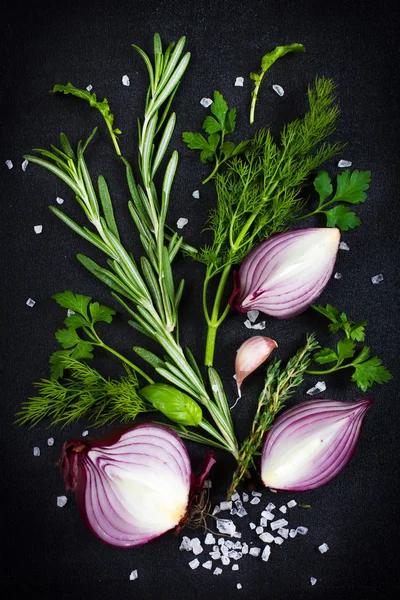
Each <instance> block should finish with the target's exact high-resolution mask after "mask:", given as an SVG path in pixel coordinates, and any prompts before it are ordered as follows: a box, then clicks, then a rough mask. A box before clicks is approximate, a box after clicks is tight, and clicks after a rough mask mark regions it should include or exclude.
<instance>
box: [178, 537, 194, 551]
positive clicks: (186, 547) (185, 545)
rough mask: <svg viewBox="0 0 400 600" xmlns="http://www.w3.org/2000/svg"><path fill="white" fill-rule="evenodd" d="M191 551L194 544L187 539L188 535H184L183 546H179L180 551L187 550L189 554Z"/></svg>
mask: <svg viewBox="0 0 400 600" xmlns="http://www.w3.org/2000/svg"><path fill="white" fill-rule="evenodd" d="M191 549H192V544H191V543H190V539H189V538H188V537H187V535H184V536H183V538H182V542H181V545H180V546H179V550H181V551H182V550H186V551H187V552H189V551H190V550H191Z"/></svg>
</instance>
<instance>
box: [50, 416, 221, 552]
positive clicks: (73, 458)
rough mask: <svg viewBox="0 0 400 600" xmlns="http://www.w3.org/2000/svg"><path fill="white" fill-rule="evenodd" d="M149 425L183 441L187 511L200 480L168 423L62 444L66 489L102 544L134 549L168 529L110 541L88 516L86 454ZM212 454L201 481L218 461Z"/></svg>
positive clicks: (207, 459) (110, 444)
mask: <svg viewBox="0 0 400 600" xmlns="http://www.w3.org/2000/svg"><path fill="white" fill-rule="evenodd" d="M146 427H150V428H151V429H152V430H153V431H154V430H157V429H160V430H166V431H168V433H169V434H170V435H171V436H172V437H173V438H175V439H176V440H177V441H179V444H180V446H181V448H182V450H183V452H184V453H185V454H186V456H187V463H188V464H189V468H186V469H185V468H184V471H185V472H186V475H187V476H188V477H189V480H190V492H189V494H188V506H187V510H188V508H189V503H190V499H191V498H192V496H193V489H194V488H195V487H196V486H197V480H196V479H195V478H194V476H193V473H192V471H191V469H190V462H189V456H188V454H187V451H186V448H185V446H184V444H183V442H182V440H181V438H180V437H179V436H178V435H177V434H176V433H175V432H174V431H173V430H171V429H170V428H168V427H167V426H164V425H157V424H154V423H142V424H140V425H135V426H133V427H132V426H126V427H120V428H117V429H114V430H113V431H111V432H109V433H107V434H106V435H104V436H103V437H101V438H98V439H91V438H84V439H72V440H70V441H68V442H66V443H65V444H64V445H63V448H62V455H61V459H60V461H59V466H60V467H61V471H62V474H63V477H64V482H65V488H66V491H67V492H68V491H73V492H75V498H76V502H77V507H78V512H79V515H80V517H81V520H82V521H83V523H84V524H85V525H86V527H87V528H88V529H89V530H90V531H91V532H92V533H93V534H94V535H95V536H96V537H97V538H98V539H100V541H102V542H103V543H106V544H109V545H113V546H117V547H120V548H131V547H134V546H138V545H142V544H145V543H148V542H150V541H153V540H155V539H157V538H158V537H160V536H162V535H163V534H164V533H166V532H165V531H163V532H160V533H159V534H158V535H151V536H147V535H143V536H142V537H140V536H139V538H138V540H136V541H134V542H131V543H118V542H116V543H112V542H110V541H107V540H106V539H103V538H102V537H101V536H99V535H98V533H97V532H96V531H95V529H94V528H93V527H92V525H91V522H90V519H89V518H88V514H87V510H86V486H87V484H88V479H87V472H86V467H85V465H84V463H85V457H86V455H87V453H88V452H89V450H91V449H101V448H106V447H109V446H113V445H114V444H116V443H117V442H118V441H119V440H120V438H121V436H122V435H123V434H125V433H127V432H129V431H131V430H134V429H145V428H146ZM212 455H213V453H212V452H210V453H208V455H207V457H206V465H205V467H204V469H205V470H204V474H202V476H200V477H203V479H202V481H203V480H204V478H205V476H206V475H207V474H208V472H209V470H210V468H211V467H212V466H213V464H214V463H215V460H214V459H213V456H212ZM185 516H186V514H185ZM182 520H183V519H182ZM179 525H180V523H177V525H176V527H177V528H179Z"/></svg>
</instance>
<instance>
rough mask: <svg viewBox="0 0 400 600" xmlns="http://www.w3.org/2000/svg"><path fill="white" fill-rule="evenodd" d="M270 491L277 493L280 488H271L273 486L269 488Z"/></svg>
mask: <svg viewBox="0 0 400 600" xmlns="http://www.w3.org/2000/svg"><path fill="white" fill-rule="evenodd" d="M269 491H270V492H272V493H273V494H277V493H278V490H274V488H271V487H270V488H269Z"/></svg>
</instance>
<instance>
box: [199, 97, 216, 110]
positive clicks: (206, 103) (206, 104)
mask: <svg viewBox="0 0 400 600" xmlns="http://www.w3.org/2000/svg"><path fill="white" fill-rule="evenodd" d="M212 103H213V101H212V100H211V98H202V99H201V100H200V104H201V105H202V106H204V108H208V107H209V106H211V104H212Z"/></svg>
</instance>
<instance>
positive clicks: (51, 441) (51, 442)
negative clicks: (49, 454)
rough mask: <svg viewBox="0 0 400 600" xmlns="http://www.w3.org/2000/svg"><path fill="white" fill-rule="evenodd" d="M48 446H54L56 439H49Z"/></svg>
mask: <svg viewBox="0 0 400 600" xmlns="http://www.w3.org/2000/svg"><path fill="white" fill-rule="evenodd" d="M47 445H48V446H54V438H49V439H48V440H47Z"/></svg>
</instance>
